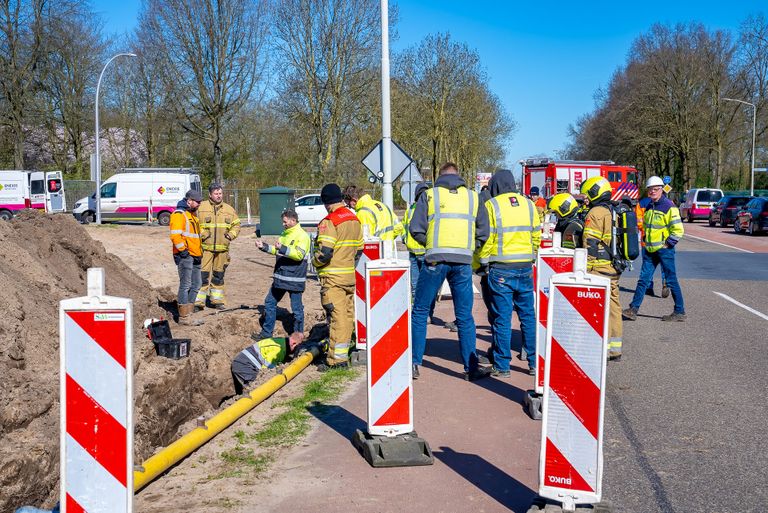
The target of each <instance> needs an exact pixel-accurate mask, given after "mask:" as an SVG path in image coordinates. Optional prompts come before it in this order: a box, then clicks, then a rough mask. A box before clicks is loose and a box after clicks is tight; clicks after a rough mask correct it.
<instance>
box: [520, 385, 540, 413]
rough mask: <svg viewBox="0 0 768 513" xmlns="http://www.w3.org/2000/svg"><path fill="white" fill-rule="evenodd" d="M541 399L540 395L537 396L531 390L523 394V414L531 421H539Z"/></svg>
mask: <svg viewBox="0 0 768 513" xmlns="http://www.w3.org/2000/svg"><path fill="white" fill-rule="evenodd" d="M542 398H543V396H542V395H541V394H537V393H536V392H534V391H533V390H528V391H527V392H526V394H525V397H524V398H523V403H525V412H526V413H527V414H528V415H529V416H530V417H531V418H532V419H533V420H541V401H542Z"/></svg>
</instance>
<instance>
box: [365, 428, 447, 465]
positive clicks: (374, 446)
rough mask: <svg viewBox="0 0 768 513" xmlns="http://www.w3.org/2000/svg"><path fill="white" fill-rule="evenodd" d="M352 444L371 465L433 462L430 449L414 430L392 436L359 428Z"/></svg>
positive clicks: (428, 463) (425, 463) (424, 463)
mask: <svg viewBox="0 0 768 513" xmlns="http://www.w3.org/2000/svg"><path fill="white" fill-rule="evenodd" d="M352 444H353V445H354V446H355V447H356V448H357V450H358V451H360V453H361V454H362V455H363V458H365V461H367V462H368V463H369V464H370V465H371V466H372V467H417V466H422V465H432V464H433V463H434V462H435V458H434V456H432V449H430V448H429V444H428V443H427V441H426V440H424V439H423V438H419V435H417V434H416V432H415V431H412V432H411V433H408V434H405V435H398V436H394V437H388V436H376V435H369V434H368V433H363V432H362V431H360V430H359V429H358V430H356V431H355V434H354V435H352Z"/></svg>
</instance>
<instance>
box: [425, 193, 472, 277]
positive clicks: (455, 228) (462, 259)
mask: <svg viewBox="0 0 768 513" xmlns="http://www.w3.org/2000/svg"><path fill="white" fill-rule="evenodd" d="M423 194H426V198H427V222H428V223H429V227H428V228H427V243H426V245H425V248H426V252H425V254H426V258H427V260H428V261H434V260H433V259H434V258H435V257H437V256H438V255H454V256H456V257H459V258H458V259H454V260H453V261H457V260H458V261H457V263H467V264H469V263H471V262H472V254H473V253H474V251H475V219H476V218H477V210H478V208H479V203H480V199H479V198H478V196H477V193H476V192H475V191H473V190H470V189H467V188H466V187H459V188H457V189H453V190H451V189H446V188H443V187H434V188H432V189H429V190H427V191H425V192H424V193H423ZM438 260H439V259H438ZM449 261H450V260H449Z"/></svg>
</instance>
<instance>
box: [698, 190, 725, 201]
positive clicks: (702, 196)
mask: <svg viewBox="0 0 768 513" xmlns="http://www.w3.org/2000/svg"><path fill="white" fill-rule="evenodd" d="M722 197H723V193H722V192H720V191H699V192H698V194H696V201H701V202H707V203H714V202H716V201H719V200H720V198H722Z"/></svg>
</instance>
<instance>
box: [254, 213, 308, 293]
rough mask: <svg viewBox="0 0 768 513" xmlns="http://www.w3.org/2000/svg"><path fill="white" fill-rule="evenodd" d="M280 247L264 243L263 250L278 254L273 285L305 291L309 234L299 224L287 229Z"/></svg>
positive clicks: (281, 239) (280, 240) (282, 236)
mask: <svg viewBox="0 0 768 513" xmlns="http://www.w3.org/2000/svg"><path fill="white" fill-rule="evenodd" d="M278 241H279V242H280V249H277V247H276V246H271V245H269V244H264V246H262V248H261V250H262V251H264V252H266V253H269V254H270V255H275V256H277V257H278V258H277V262H275V272H274V274H273V275H272V277H273V278H274V284H273V286H274V287H276V288H278V289H283V290H290V291H294V292H302V291H304V288H305V285H306V282H307V253H309V247H310V244H311V241H310V239H309V234H308V233H307V232H305V231H304V229H303V228H302V227H301V225H299V224H297V225H296V226H292V227H291V228H288V229H287V230H285V231H284V232H283V233H282V234H281V235H280V238H279V239H278Z"/></svg>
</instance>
